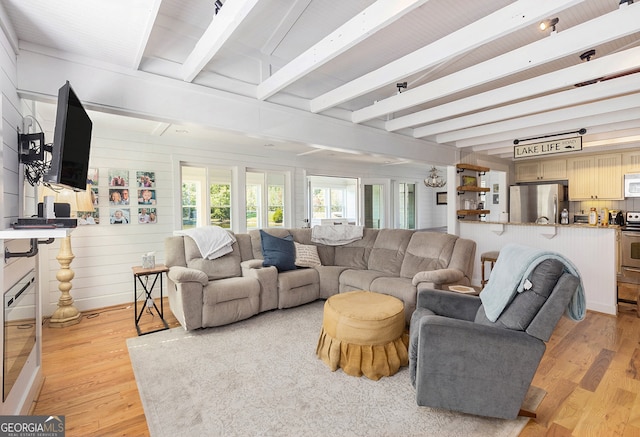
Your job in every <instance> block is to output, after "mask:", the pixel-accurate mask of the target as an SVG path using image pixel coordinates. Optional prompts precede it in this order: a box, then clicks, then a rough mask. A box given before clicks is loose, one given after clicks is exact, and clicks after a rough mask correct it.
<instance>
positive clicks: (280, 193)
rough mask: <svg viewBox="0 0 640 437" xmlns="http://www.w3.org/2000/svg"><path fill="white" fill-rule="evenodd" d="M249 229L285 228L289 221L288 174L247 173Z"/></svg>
mask: <svg viewBox="0 0 640 437" xmlns="http://www.w3.org/2000/svg"><path fill="white" fill-rule="evenodd" d="M246 187H247V199H246V205H247V208H246V217H247V229H260V228H266V227H269V228H274V227H284V226H285V223H286V219H287V216H286V215H287V213H288V212H287V208H286V202H285V199H286V174H285V173H282V172H262V171H253V170H252V171H247V182H246Z"/></svg>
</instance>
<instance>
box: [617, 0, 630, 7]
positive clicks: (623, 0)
mask: <svg viewBox="0 0 640 437" xmlns="http://www.w3.org/2000/svg"><path fill="white" fill-rule="evenodd" d="M623 3H626V4H627V5H632V4H633V0H620V3H618V6H620V5H621V4H623Z"/></svg>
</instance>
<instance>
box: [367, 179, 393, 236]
mask: <svg viewBox="0 0 640 437" xmlns="http://www.w3.org/2000/svg"><path fill="white" fill-rule="evenodd" d="M389 185H390V183H389V181H379V182H377V181H367V180H363V181H362V202H363V204H362V215H363V220H362V222H363V224H364V226H365V228H373V229H382V228H384V227H387V223H389V215H388V208H387V205H386V203H387V200H386V199H388V198H389Z"/></svg>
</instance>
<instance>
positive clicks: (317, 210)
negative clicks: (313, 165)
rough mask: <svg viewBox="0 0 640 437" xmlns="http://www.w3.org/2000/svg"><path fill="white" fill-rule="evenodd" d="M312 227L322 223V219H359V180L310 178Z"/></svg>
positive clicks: (323, 177) (326, 177)
mask: <svg viewBox="0 0 640 437" xmlns="http://www.w3.org/2000/svg"><path fill="white" fill-rule="evenodd" d="M308 181H309V203H310V205H309V211H310V214H309V215H310V217H311V223H310V225H311V226H312V227H313V226H315V225H319V224H321V223H322V219H339V218H344V219H348V220H349V222H354V223H355V222H356V217H358V209H357V205H358V195H357V192H358V180H357V179H354V178H341V177H330V176H309V177H308Z"/></svg>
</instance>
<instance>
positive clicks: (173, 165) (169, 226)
mask: <svg viewBox="0 0 640 437" xmlns="http://www.w3.org/2000/svg"><path fill="white" fill-rule="evenodd" d="M180 162H189V163H198V164H203V165H216V166H220V165H222V166H230V167H234V168H236V169H237V171H238V172H239V173H240V174H243V172H244V170H245V169H246V168H254V169H264V170H284V171H289V172H291V174H292V183H293V194H292V199H293V202H294V204H293V210H294V214H295V216H294V217H293V218H292V221H291V223H292V226H294V227H300V226H302V223H303V219H304V218H305V217H306V207H305V205H306V200H305V196H306V189H305V183H304V180H305V179H304V178H305V175H306V174H324V175H335V176H353V177H363V178H366V177H376V178H381V177H382V178H389V179H402V180H404V181H414V182H415V183H416V184H417V186H418V209H419V213H418V215H419V218H420V219H421V221H420V222H419V224H418V227H420V228H423V227H431V226H434V223H435V225H437V226H442V225H444V222H442V223H439V222H438V220H442V218H439V217H440V215H437V216H436V217H435V218H433V213H434V207H435V193H431V192H430V190H427V189H426V188H425V187H424V185H423V184H422V182H421V181H422V179H423V178H424V175H425V173H426V172H423V171H422V170H421V169H413V170H407V168H401V166H379V167H375V168H372V167H371V166H368V165H354V164H353V162H341V161H339V160H336V161H332V162H319V161H318V160H317V158H312V157H304V156H303V157H300V156H296V155H293V154H287V153H278V152H277V150H276V151H274V150H273V149H269V150H257V149H256V150H255V151H251V150H246V149H243V150H240V149H235V150H234V149H233V148H231V147H229V145H226V144H219V143H217V142H216V138H215V137H212V138H211V140H210V141H209V142H200V143H195V144H190V145H186V144H172V143H167V142H166V141H165V140H163V139H162V138H161V137H157V136H151V135H141V134H134V133H130V132H113V131H105V130H104V129H101V127H100V126H95V125H94V135H93V139H92V152H91V167H92V168H98V170H99V204H100V221H101V223H100V224H99V225H85V226H79V227H78V228H76V229H75V230H74V231H73V233H72V236H71V241H72V250H73V253H74V255H75V259H74V260H73V262H72V264H71V268H72V270H73V271H74V272H75V277H74V279H73V281H72V284H73V288H72V289H71V295H72V296H73V298H74V300H75V305H76V307H77V308H78V309H79V310H80V311H90V310H93V309H96V308H101V307H105V306H109V305H120V304H125V305H126V304H129V303H131V302H132V301H133V277H132V273H131V267H132V266H134V265H140V264H141V256H142V255H143V254H144V253H147V252H151V251H154V252H156V262H157V263H162V262H163V261H164V239H165V237H167V236H169V235H171V234H172V233H173V231H174V230H175V229H179V227H180V222H179V214H176V211H178V210H179V208H180V199H179V193H180V190H179V188H178V184H179V174H178V169H179V164H180ZM110 168H122V169H128V170H129V173H130V186H129V187H130V190H131V193H132V198H133V197H135V196H134V194H133V193H134V192H135V190H136V187H134V186H132V185H131V184H132V183H133V182H134V181H135V172H136V171H153V172H155V174H156V194H157V205H156V208H157V210H158V220H157V223H156V224H146V225H141V224H138V223H136V220H135V218H136V214H135V213H134V211H135V212H137V206H136V205H135V203H134V204H133V205H132V206H131V207H130V209H131V213H132V214H131V216H132V223H130V224H128V225H109V224H108V217H109V200H108V170H109V169H110ZM431 191H432V190H431ZM442 209H444V208H442ZM442 215H444V214H442ZM58 250H59V242H55V243H53V244H51V245H49V246H46V247H44V248H42V249H41V262H42V263H43V264H44V265H46V266H47V271H48V275H47V279H48V284H45V288H46V289H47V290H48V291H47V292H46V293H45V297H44V312H45V315H49V314H51V313H52V312H53V311H54V310H55V308H56V305H57V301H58V298H59V296H60V292H59V291H58V281H57V279H56V272H57V271H58V269H59V264H58V262H57V260H56V258H55V257H56V255H57V252H58Z"/></svg>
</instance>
